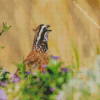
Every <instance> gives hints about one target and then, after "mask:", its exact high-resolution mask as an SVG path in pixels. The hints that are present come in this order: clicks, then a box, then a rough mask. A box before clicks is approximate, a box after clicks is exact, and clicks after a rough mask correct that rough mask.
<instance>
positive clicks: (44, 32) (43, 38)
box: [32, 24, 52, 49]
mask: <svg viewBox="0 0 100 100" xmlns="http://www.w3.org/2000/svg"><path fill="white" fill-rule="evenodd" d="M49 27H50V25H44V24H41V25H39V26H38V27H37V28H36V29H35V30H34V31H35V36H34V43H33V47H32V49H33V48H34V46H37V47H38V48H40V47H41V48H42V49H43V48H45V49H48V33H49V32H50V31H52V30H48V28H49Z"/></svg>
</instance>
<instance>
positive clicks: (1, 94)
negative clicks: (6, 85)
mask: <svg viewBox="0 0 100 100" xmlns="http://www.w3.org/2000/svg"><path fill="white" fill-rule="evenodd" d="M0 100H7V96H6V93H5V91H4V90H3V89H0Z"/></svg>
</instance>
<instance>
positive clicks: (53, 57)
mask: <svg viewBox="0 0 100 100" xmlns="http://www.w3.org/2000/svg"><path fill="white" fill-rule="evenodd" d="M51 58H52V59H55V60H57V59H59V58H60V57H59V56H53V55H51Z"/></svg>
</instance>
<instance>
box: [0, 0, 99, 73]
mask: <svg viewBox="0 0 100 100" xmlns="http://www.w3.org/2000/svg"><path fill="white" fill-rule="evenodd" d="M99 4H100V1H99V0H75V1H74V0H0V31H2V29H3V22H7V25H8V26H9V25H11V26H12V27H11V28H10V29H9V30H8V31H6V32H4V33H3V34H2V36H1V37H0V46H1V45H2V46H5V48H4V49H0V65H2V66H3V67H4V68H6V69H7V70H8V71H11V72H14V70H16V67H15V66H14V64H13V63H12V62H13V61H16V62H21V61H22V59H23V57H24V58H26V56H27V55H28V54H29V52H30V50H31V47H32V43H33V38H34V32H33V31H32V29H35V28H36V27H37V26H38V25H39V24H49V25H51V27H50V29H52V32H51V33H50V34H49V44H48V45H49V50H50V52H51V54H52V55H54V56H60V57H61V59H62V61H64V62H65V63H64V64H65V65H66V66H67V65H69V64H70V63H71V62H72V61H73V62H74V63H75V62H76V61H75V54H74V51H73V47H72V41H73V43H74V44H75V46H76V47H77V50H78V54H79V63H80V67H83V68H84V67H86V66H88V67H91V65H92V64H93V63H94V61H95V57H96V56H97V51H96V48H97V46H98V47H99V45H100V43H99V42H100V32H99V30H100V28H98V27H97V26H96V24H94V23H97V24H98V25H99V23H100V20H99V16H100V13H99V8H100V5H99ZM79 7H80V9H79ZM83 11H84V12H83ZM85 12H86V13H87V14H88V16H89V17H90V18H92V19H93V20H94V21H93V20H92V21H91V20H90V18H89V17H88V16H87V15H86V14H85Z"/></svg>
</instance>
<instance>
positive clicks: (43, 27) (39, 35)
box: [36, 25, 46, 45]
mask: <svg viewBox="0 0 100 100" xmlns="http://www.w3.org/2000/svg"><path fill="white" fill-rule="evenodd" d="M44 27H46V25H43V26H42V29H41V30H40V32H39V37H38V38H37V42H36V45H37V43H38V42H39V40H40V38H41V33H42V32H43V29H44Z"/></svg>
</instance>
